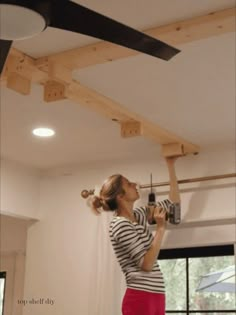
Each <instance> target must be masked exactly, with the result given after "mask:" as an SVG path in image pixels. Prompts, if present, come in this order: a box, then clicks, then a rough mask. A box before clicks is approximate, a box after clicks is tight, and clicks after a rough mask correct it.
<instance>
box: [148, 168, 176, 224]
mask: <svg viewBox="0 0 236 315" xmlns="http://www.w3.org/2000/svg"><path fill="white" fill-rule="evenodd" d="M150 186H151V192H150V193H149V195H148V209H149V212H150V210H151V208H152V207H155V206H157V203H156V195H155V193H154V192H153V190H152V174H151V185H150ZM166 221H169V223H171V224H179V223H180V221H181V211H180V204H179V203H170V205H169V207H168V211H167V212H166ZM148 223H149V224H156V221H155V220H154V218H153V217H152V218H150V215H149V218H148Z"/></svg>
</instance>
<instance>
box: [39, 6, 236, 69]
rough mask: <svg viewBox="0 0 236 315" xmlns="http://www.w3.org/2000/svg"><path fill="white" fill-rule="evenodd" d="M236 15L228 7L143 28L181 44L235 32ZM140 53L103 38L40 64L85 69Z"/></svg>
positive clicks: (147, 31) (160, 37) (46, 58)
mask: <svg viewBox="0 0 236 315" xmlns="http://www.w3.org/2000/svg"><path fill="white" fill-rule="evenodd" d="M235 17H236V9H235V8H229V9H225V10H221V11H216V12H212V13H210V14H207V15H203V16H199V17H194V18H191V19H187V20H184V21H179V22H175V23H171V24H169V25H164V26H157V27H155V28H152V29H148V30H146V31H144V32H145V33H146V34H148V35H151V36H153V37H155V38H158V39H160V40H162V41H164V42H166V43H168V44H170V45H174V46H179V45H182V44H185V43H189V42H193V41H197V40H201V39H205V38H209V37H212V36H218V35H221V34H225V33H229V32H235ZM137 54H139V52H136V51H134V50H131V49H127V48H124V47H121V46H118V45H114V44H112V43H109V42H103V41H100V42H98V43H95V44H92V45H87V46H84V47H81V48H76V49H71V50H68V51H65V52H62V53H57V54H53V55H50V56H45V57H43V58H39V59H38V60H37V64H38V66H39V67H40V68H41V69H47V68H48V63H49V61H50V60H52V61H55V62H58V63H61V64H63V65H64V66H67V67H69V68H70V69H82V68H86V67H89V66H93V65H96V64H102V63H106V62H112V61H115V60H118V59H122V58H127V57H130V56H135V55H137Z"/></svg>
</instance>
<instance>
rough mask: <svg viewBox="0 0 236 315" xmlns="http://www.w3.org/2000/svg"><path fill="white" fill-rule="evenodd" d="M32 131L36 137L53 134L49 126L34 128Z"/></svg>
mask: <svg viewBox="0 0 236 315" xmlns="http://www.w3.org/2000/svg"><path fill="white" fill-rule="evenodd" d="M32 133H33V134H34V135H35V136H38V137H52V136H54V135H55V131H54V130H53V129H50V128H35V129H34V130H33V131H32Z"/></svg>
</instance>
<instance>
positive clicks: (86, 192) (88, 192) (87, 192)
mask: <svg viewBox="0 0 236 315" xmlns="http://www.w3.org/2000/svg"><path fill="white" fill-rule="evenodd" d="M232 177H236V173H230V174H222V175H214V176H204V177H196V178H188V179H180V180H178V184H186V183H196V182H204V181H208V180H216V179H224V178H232ZM169 185H170V182H161V183H153V184H152V187H161V186H169ZM139 187H140V188H141V189H145V188H150V187H151V185H150V184H146V185H140V186H139ZM93 194H94V189H90V190H86V189H84V190H82V192H81V196H82V197H83V198H88V196H90V195H93Z"/></svg>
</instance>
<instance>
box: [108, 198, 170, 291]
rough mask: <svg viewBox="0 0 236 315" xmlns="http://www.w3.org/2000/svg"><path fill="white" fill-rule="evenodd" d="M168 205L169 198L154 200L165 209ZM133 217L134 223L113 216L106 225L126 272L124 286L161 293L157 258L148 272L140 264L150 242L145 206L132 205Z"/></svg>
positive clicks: (162, 285)
mask: <svg viewBox="0 0 236 315" xmlns="http://www.w3.org/2000/svg"><path fill="white" fill-rule="evenodd" d="M170 204H171V202H170V201H169V200H168V199H166V200H164V201H161V202H158V203H157V205H158V206H161V207H163V208H165V209H166V210H167V209H168V207H169V205H170ZM134 216H135V219H136V221H137V222H131V221H130V220H129V219H127V218H125V217H119V216H115V217H114V218H113V219H112V221H111V222H110V228H109V235H110V239H111V243H112V246H113V249H114V251H115V254H116V257H117V259H118V262H119V264H120V266H121V269H122V271H123V273H124V275H125V279H126V285H127V288H132V289H136V290H142V291H148V292H154V293H164V292H165V285H164V279H163V275H162V272H161V270H160V267H159V264H158V261H157V260H156V262H155V263H154V265H153V268H152V270H151V271H148V272H147V271H143V270H142V269H141V267H140V266H141V264H142V261H143V257H144V255H145V254H146V252H147V251H148V249H149V248H150V247H151V244H152V241H153V235H152V233H151V232H150V230H149V228H148V223H147V208H146V207H140V208H135V209H134Z"/></svg>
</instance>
